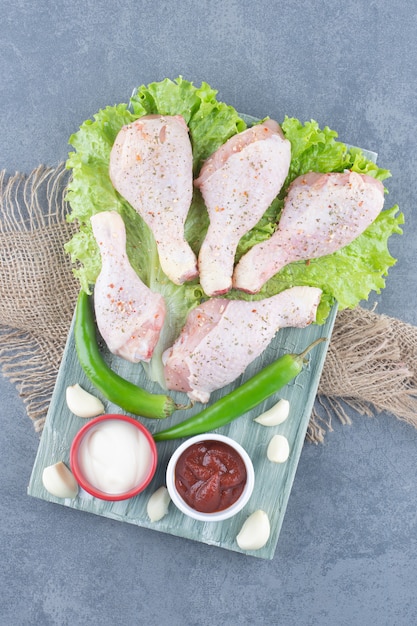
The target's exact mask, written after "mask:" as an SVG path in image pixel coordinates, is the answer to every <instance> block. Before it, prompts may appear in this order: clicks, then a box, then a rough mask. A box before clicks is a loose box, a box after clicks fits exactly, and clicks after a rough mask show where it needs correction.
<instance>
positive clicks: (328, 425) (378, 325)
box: [307, 307, 417, 442]
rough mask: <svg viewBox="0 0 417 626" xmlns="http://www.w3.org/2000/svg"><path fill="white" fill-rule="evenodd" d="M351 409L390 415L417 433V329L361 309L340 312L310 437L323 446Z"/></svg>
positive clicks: (370, 413) (345, 419) (366, 414)
mask: <svg viewBox="0 0 417 626" xmlns="http://www.w3.org/2000/svg"><path fill="white" fill-rule="evenodd" d="M346 407H350V408H351V409H353V410H354V411H355V412H356V413H358V414H360V415H364V416H374V415H377V414H378V413H381V412H387V413H390V414H391V415H393V416H395V417H397V418H398V419H401V420H404V421H405V422H407V423H408V424H410V425H412V426H413V427H414V428H417V328H416V327H415V326H412V325H411V324H407V323H405V322H402V321H400V320H398V319H395V318H392V317H388V316H386V315H379V314H377V313H376V312H375V311H373V310H372V311H369V310H366V309H363V308H361V307H357V308H356V309H354V310H352V311H350V310H346V311H340V312H339V313H338V315H337V318H336V322H335V326H334V329H333V334H332V338H331V342H330V346H329V350H328V353H327V357H326V362H325V365H324V368H323V372H322V376H321V380H320V384H319V390H318V398H317V402H316V404H315V407H314V410H313V414H312V417H311V420H310V424H309V428H308V432H307V437H308V439H310V440H311V441H314V442H321V441H323V439H324V436H325V434H326V432H327V431H329V430H332V420H333V418H334V417H337V418H338V419H339V420H340V421H341V422H342V424H350V423H351V419H350V417H349V414H348V412H347V410H346Z"/></svg>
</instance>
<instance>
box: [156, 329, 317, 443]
mask: <svg viewBox="0 0 417 626" xmlns="http://www.w3.org/2000/svg"><path fill="white" fill-rule="evenodd" d="M322 341H326V339H325V337H320V339H317V340H316V341H314V342H313V343H312V344H311V345H309V346H308V348H306V349H305V350H304V352H302V353H301V354H284V355H283V356H282V357H280V358H279V359H277V360H276V361H274V362H273V363H271V364H270V365H267V366H266V367H265V368H264V369H263V370H261V371H260V372H258V373H257V374H255V376H253V377H252V378H250V379H249V380H248V381H246V382H245V383H243V385H241V386H240V387H237V389H234V390H233V391H231V392H230V393H228V394H227V395H226V396H224V397H223V398H220V399H219V400H217V402H214V404H212V405H211V406H208V407H207V408H205V409H203V410H202V411H201V412H200V413H197V415H193V416H192V417H190V418H189V419H187V420H185V421H184V422H181V423H179V424H177V425H174V426H172V427H171V428H167V429H166V430H162V431H160V432H159V433H156V434H155V435H153V438H154V440H155V441H165V440H166V439H178V438H180V437H190V436H192V435H200V434H201V433H206V432H209V431H211V430H215V429H216V428H220V427H221V426H225V425H226V424H229V423H230V422H232V421H233V420H234V419H236V418H237V417H240V416H241V415H243V413H246V412H247V411H250V410H251V409H253V408H254V407H255V406H257V405H258V404H260V403H261V402H263V401H264V400H266V399H267V398H269V396H271V395H272V394H274V393H276V392H277V391H278V390H279V389H281V388H282V387H284V386H285V385H286V384H287V383H289V382H290V381H291V380H292V379H293V378H295V377H296V376H297V375H298V374H299V373H300V372H301V371H302V369H303V366H304V364H305V363H306V359H305V356H306V354H307V353H308V352H310V350H311V349H312V348H314V347H315V346H316V345H317V344H319V343H321V342H322Z"/></svg>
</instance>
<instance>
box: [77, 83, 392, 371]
mask: <svg viewBox="0 0 417 626" xmlns="http://www.w3.org/2000/svg"><path fill="white" fill-rule="evenodd" d="M216 96H217V92H216V91H215V90H214V89H212V88H211V87H210V86H209V85H208V84H207V83H202V84H201V86H200V87H196V86H194V85H193V84H192V83H191V82H188V81H186V80H183V78H182V77H179V78H177V79H176V80H175V81H171V80H169V79H165V80H163V81H161V82H155V83H151V84H149V85H147V86H145V85H142V86H140V87H138V88H137V89H136V90H135V92H134V94H133V96H132V97H131V99H130V103H129V104H118V105H116V106H112V107H106V108H105V109H102V110H100V111H99V112H98V113H97V114H96V115H94V117H93V119H92V120H87V121H85V122H84V123H83V124H82V125H81V126H80V129H79V130H78V131H77V132H76V133H74V134H73V135H72V136H71V137H70V139H69V143H70V145H71V146H72V148H73V151H72V152H70V154H69V157H68V161H67V167H68V168H69V169H71V170H72V178H71V181H70V184H69V186H68V194H67V200H68V201H69V204H70V207H71V211H70V213H69V215H68V220H69V221H70V222H75V223H76V224H77V227H78V228H77V232H76V233H75V234H74V236H73V237H72V238H71V240H70V241H69V242H67V244H66V246H65V249H66V251H67V252H68V253H69V254H70V255H71V259H72V261H73V263H74V274H75V276H76V277H77V278H78V279H79V281H80V284H81V287H82V289H84V290H85V291H87V292H88V293H89V292H90V291H91V288H92V286H93V285H94V283H95V281H96V278H97V276H98V273H99V271H100V266H101V261H100V255H99V251H98V247H97V245H96V242H95V240H94V237H93V234H92V230H91V225H90V217H91V216H92V215H93V214H94V213H97V212H99V211H108V210H113V211H118V212H119V213H120V214H121V215H122V217H123V219H124V222H125V225H126V234H127V253H128V256H129V259H130V262H131V264H132V266H133V267H134V268H135V270H136V272H137V273H138V275H139V276H140V277H141V278H142V280H143V281H144V282H145V283H146V284H147V285H148V286H149V287H150V288H151V289H153V290H155V291H158V292H160V293H162V294H163V295H164V297H165V300H166V303H167V307H168V319H167V323H166V324H165V327H164V331H163V334H162V337H161V341H160V344H159V345H158V349H157V351H156V354H155V357H154V359H153V360H152V364H151V366H150V376H151V378H153V379H154V380H160V379H161V371H160V370H161V368H160V354H161V352H162V350H163V349H164V347H166V346H168V345H169V344H170V343H172V341H173V339H174V338H175V337H176V336H177V335H178V333H179V331H180V329H181V327H182V325H183V324H184V321H185V318H186V316H187V314H188V312H189V310H190V309H191V308H193V307H194V306H195V305H196V304H198V303H199V302H200V301H201V300H202V299H203V298H204V293H203V291H202V289H201V287H200V285H199V283H198V281H197V280H196V281H192V282H190V283H187V284H186V285H182V286H177V285H174V284H173V283H171V282H170V281H169V280H168V279H167V278H166V276H165V275H164V274H163V272H162V270H161V267H160V265H159V260H158V254H157V249H156V246H155V241H154V238H153V235H152V233H151V232H150V230H149V228H148V227H147V226H146V224H145V223H144V222H143V220H142V219H141V217H140V216H139V215H138V214H137V213H136V211H135V210H134V209H133V208H132V207H131V206H130V205H129V204H128V203H127V202H126V201H125V200H124V199H123V198H122V197H121V196H120V195H119V194H118V193H117V192H116V190H115V189H114V187H113V186H112V184H111V181H110V178H109V174H108V168H109V156H110V151H111V147H112V145H113V142H114V140H115V138H116V135H117V133H118V132H119V130H120V129H121V127H122V126H123V125H125V124H129V123H131V122H132V121H134V120H135V119H137V118H138V117H141V116H143V115H147V114H151V113H160V114H166V115H182V116H183V117H184V119H185V121H186V122H187V124H188V127H189V131H190V138H191V143H192V147H193V158H194V172H195V174H197V173H198V171H199V169H200V167H201V164H202V162H203V161H204V160H205V159H206V158H207V157H208V156H210V155H211V154H212V153H213V152H214V151H215V150H216V149H217V148H218V147H219V146H220V145H222V144H223V143H224V142H225V141H227V139H229V138H230V137H231V136H232V135H234V134H236V133H238V132H241V131H243V130H245V128H246V127H247V123H246V122H245V116H241V115H240V114H238V113H237V111H236V110H235V109H234V108H233V107H231V106H229V105H227V104H225V103H222V102H219V101H218V100H217V98H216ZM246 119H248V118H246ZM282 129H283V132H284V134H285V136H286V137H287V139H288V140H289V141H290V142H291V147H292V161H291V167H290V171H289V174H288V177H287V179H286V181H285V184H284V187H283V189H282V190H281V193H280V194H279V196H278V197H277V198H276V199H275V200H274V202H273V203H272V204H271V206H270V208H269V209H268V211H266V213H265V215H264V216H263V217H262V219H261V220H260V221H259V223H258V224H257V225H256V226H255V227H254V228H253V229H252V230H251V231H250V232H249V233H247V234H246V235H245V236H244V237H243V238H242V240H241V242H240V244H239V247H238V250H237V255H236V258H237V259H238V258H239V257H240V256H241V255H242V254H243V253H244V252H246V251H247V250H248V249H249V248H251V247H252V246H253V245H255V244H256V243H258V242H260V241H263V240H265V239H267V238H269V237H270V235H271V234H272V233H273V232H274V230H275V228H276V223H277V221H278V220H279V215H280V212H281V210H282V207H283V200H284V197H285V194H286V190H287V188H288V185H289V184H290V183H291V182H292V180H294V178H296V177H297V176H299V175H301V174H304V173H306V172H308V171H310V170H313V171H320V172H329V171H343V170H345V169H352V170H354V171H356V172H359V173H366V174H368V175H370V176H374V177H375V178H378V179H379V180H385V179H386V178H388V177H389V176H390V173H389V171H388V170H385V169H382V168H380V167H379V166H378V165H377V164H376V163H374V162H373V160H372V159H371V158H368V156H367V155H366V154H365V153H364V152H363V151H362V150H360V149H359V148H352V147H348V146H347V145H346V144H344V143H342V142H340V141H338V140H337V133H336V132H335V131H333V130H331V129H329V128H328V127H327V126H326V127H325V128H323V129H320V128H319V125H318V123H317V122H315V121H314V120H311V121H309V122H305V123H304V124H303V123H302V122H300V121H299V120H297V119H295V118H289V117H286V118H285V119H284V121H283V122H282ZM402 223H403V215H402V214H401V213H398V207H397V206H394V207H392V208H391V209H385V210H384V211H382V212H381V214H380V215H379V217H378V218H377V220H376V221H375V222H374V223H373V224H372V225H371V226H370V227H369V228H368V229H367V230H366V231H365V232H364V233H363V234H362V235H361V236H360V237H358V238H357V239H356V240H355V241H353V242H352V243H351V244H350V245H349V246H346V247H345V248H343V249H342V250H339V251H338V252H336V253H334V254H331V255H328V256H326V257H322V258H320V259H312V260H311V261H309V262H297V263H292V264H290V265H288V266H287V267H284V268H283V269H282V270H281V271H280V272H279V273H278V274H276V276H274V277H273V278H271V279H270V280H269V281H268V283H267V284H266V285H265V286H264V287H263V289H262V291H261V292H260V293H259V294H257V295H256V296H248V295H246V294H244V293H241V292H235V291H232V292H230V293H229V294H228V295H227V296H226V297H229V298H230V297H233V298H242V299H259V298H261V297H265V296H271V295H274V294H276V293H279V292H280V291H282V290H284V289H287V288H288V287H291V286H294V285H311V286H317V287H320V288H321V289H322V290H323V297H322V302H321V305H320V308H319V314H318V319H317V322H318V323H322V322H323V321H324V320H325V319H326V317H327V315H328V313H329V310H330V308H331V307H332V305H333V304H334V303H335V302H337V303H338V306H339V308H341V309H343V308H353V307H355V306H356V305H357V304H358V303H359V302H360V301H361V300H366V299H367V298H368V296H369V294H370V292H371V291H376V292H377V293H379V292H380V290H381V289H382V288H383V287H384V286H385V276H386V275H387V272H388V269H389V267H391V266H392V265H393V264H394V263H395V262H396V261H395V259H394V258H393V257H392V256H391V255H390V253H389V250H388V240H389V238H390V237H391V235H393V234H395V233H401V232H402V231H401V228H400V224H402ZM207 226H208V216H207V211H206V209H205V206H204V202H203V201H202V198H201V195H200V193H199V191H198V190H196V191H195V193H194V197H193V202H192V205H191V208H190V212H189V215H188V218H187V221H186V226H185V234H186V238H187V240H188V241H189V243H190V245H191V247H192V248H193V250H194V251H195V252H196V253H198V250H199V248H200V246H201V242H202V240H203V238H204V235H205V232H206V230H207ZM153 370H154V371H153Z"/></svg>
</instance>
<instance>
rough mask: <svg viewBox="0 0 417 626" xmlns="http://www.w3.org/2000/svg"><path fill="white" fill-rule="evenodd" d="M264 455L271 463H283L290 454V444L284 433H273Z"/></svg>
mask: <svg viewBox="0 0 417 626" xmlns="http://www.w3.org/2000/svg"><path fill="white" fill-rule="evenodd" d="M266 455H267V457H268V459H269V460H270V461H272V462H273V463H285V461H286V460H287V459H288V457H289V456H290V445H289V443H288V439H287V438H286V437H284V435H274V436H273V437H272V439H271V441H270V442H269V444H268V449H267V451H266Z"/></svg>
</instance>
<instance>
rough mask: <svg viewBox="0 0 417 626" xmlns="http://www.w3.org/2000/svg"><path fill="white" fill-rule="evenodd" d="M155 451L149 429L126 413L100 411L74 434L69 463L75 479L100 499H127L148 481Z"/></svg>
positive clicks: (155, 461) (153, 470) (151, 471)
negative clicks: (97, 415)
mask: <svg viewBox="0 0 417 626" xmlns="http://www.w3.org/2000/svg"><path fill="white" fill-rule="evenodd" d="M157 461H158V453H157V449H156V445H155V442H154V440H153V437H152V435H151V433H150V432H149V431H148V430H147V429H146V428H145V426H143V424H141V423H140V422H138V421H137V420H135V419H133V418H132V417H128V416H126V415H119V414H106V415H100V416H99V417H96V418H94V419H92V420H90V421H89V422H88V423H87V424H85V425H84V426H83V427H82V428H81V429H80V430H79V431H78V433H77V434H76V435H75V437H74V439H73V441H72V444H71V450H70V466H71V470H72V473H73V474H74V476H75V479H76V481H77V482H78V484H79V485H80V487H82V488H83V489H84V490H85V491H86V492H87V493H89V494H90V495H92V496H94V497H96V498H100V499H101V500H112V501H115V500H127V499H128V498H133V497H134V496H136V495H138V494H139V493H140V492H141V491H143V490H144V489H145V488H146V487H147V486H148V485H149V483H150V482H151V480H152V478H153V476H154V474H155V471H156V465H157Z"/></svg>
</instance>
